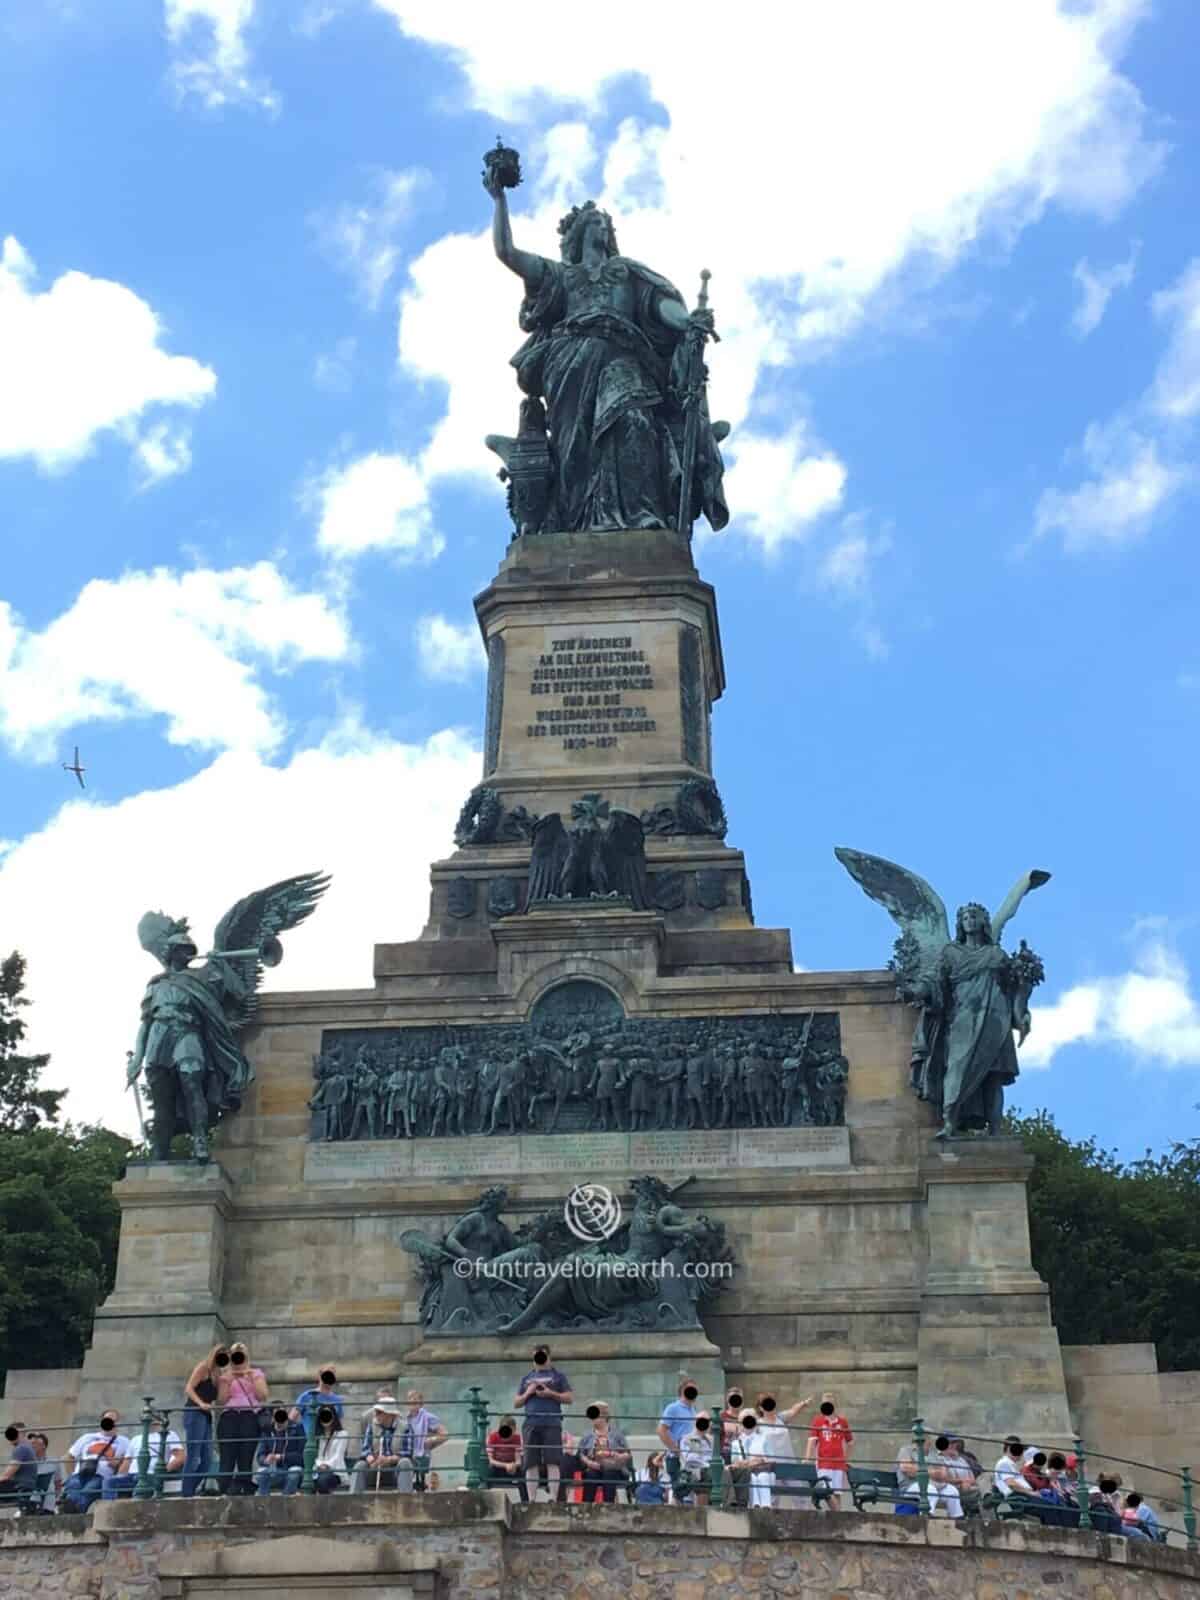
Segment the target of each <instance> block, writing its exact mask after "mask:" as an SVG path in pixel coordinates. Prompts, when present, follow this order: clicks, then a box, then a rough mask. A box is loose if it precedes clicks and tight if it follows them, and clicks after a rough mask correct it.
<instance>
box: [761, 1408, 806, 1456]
mask: <svg viewBox="0 0 1200 1600" xmlns="http://www.w3.org/2000/svg"><path fill="white" fill-rule="evenodd" d="M755 1432H756V1433H757V1434H758V1436H759V1437H760V1438H761V1439H765V1440H766V1441H767V1442H766V1446H765V1448H764V1450H763V1455H765V1456H770V1457H771V1459H772V1460H773V1461H794V1460H795V1459H796V1452H795V1450H794V1449H793V1448H792V1430H791V1429H790V1428H789V1427H787V1426H786V1424H784V1423H782V1422H768V1421H767V1420H766V1418H765V1417H764V1418H762V1419H761V1421H760V1422H759V1424H758V1427H757V1428H756V1429H755Z"/></svg>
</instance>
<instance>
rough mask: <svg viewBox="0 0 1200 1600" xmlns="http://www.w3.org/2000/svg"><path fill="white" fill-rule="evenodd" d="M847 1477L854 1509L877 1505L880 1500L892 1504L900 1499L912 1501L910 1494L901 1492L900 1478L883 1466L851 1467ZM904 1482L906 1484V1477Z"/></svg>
mask: <svg viewBox="0 0 1200 1600" xmlns="http://www.w3.org/2000/svg"><path fill="white" fill-rule="evenodd" d="M849 1477H850V1494H851V1497H852V1498H853V1500H854V1509H855V1510H856V1511H864V1510H865V1509H866V1508H867V1506H874V1505H878V1504H879V1503H880V1501H884V1502H886V1503H887V1504H888V1505H893V1506H894V1505H899V1504H900V1502H901V1501H909V1502H911V1501H912V1496H911V1495H904V1494H901V1492H900V1480H899V1479H898V1478H897V1476H896V1474H895V1473H894V1472H889V1471H888V1470H887V1469H886V1468H885V1467H851V1468H850V1472H849ZM905 1483H906V1486H907V1479H906V1480H905Z"/></svg>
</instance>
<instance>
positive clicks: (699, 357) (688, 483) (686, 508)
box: [675, 267, 720, 538]
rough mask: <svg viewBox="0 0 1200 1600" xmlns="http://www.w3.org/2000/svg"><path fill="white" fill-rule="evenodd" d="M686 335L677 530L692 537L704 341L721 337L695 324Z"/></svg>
mask: <svg viewBox="0 0 1200 1600" xmlns="http://www.w3.org/2000/svg"><path fill="white" fill-rule="evenodd" d="M711 277H712V273H711V272H710V271H709V270H708V268H707V267H705V268H704V270H703V272H701V274H700V294H699V297H698V299H697V301H696V310H697V311H707V310H708V280H709V279H710V278H711ZM684 337H685V338H686V339H687V341H688V356H687V388H686V390H685V391H684V400H683V405H684V424H683V463H682V466H681V469H680V475H679V516H678V518H677V520H676V524H675V526H676V529H677V531H678V532H679V533H680V534H682V535H683V537H684V538H688V537H690V535H691V531H692V479H693V478H694V477H695V475H696V451H697V448H698V446H699V442H700V422H701V401H702V400H703V398H704V378H705V373H704V344H705V340H706V339H709V338H712V339H719V338H720V335H719V334H718V333H717V332H716V331H715V330H714V329H710V330H707V331H706V330H705V329H704V328H703V327H699V326H697V325H696V324H695V323H693V324H692V325H691V327H689V329H688V331H687V333H686V334H685V335H684Z"/></svg>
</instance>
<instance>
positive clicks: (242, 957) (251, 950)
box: [126, 872, 329, 1161]
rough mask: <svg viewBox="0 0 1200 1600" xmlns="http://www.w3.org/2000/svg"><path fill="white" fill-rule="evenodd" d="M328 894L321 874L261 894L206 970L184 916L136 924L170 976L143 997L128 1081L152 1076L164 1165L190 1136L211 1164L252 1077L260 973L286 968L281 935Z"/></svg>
mask: <svg viewBox="0 0 1200 1600" xmlns="http://www.w3.org/2000/svg"><path fill="white" fill-rule="evenodd" d="M328 887H329V879H328V878H327V877H325V876H324V875H323V874H321V873H318V872H305V873H301V874H300V875H299V876H297V877H295V878H285V879H284V880H283V882H282V883H275V884H272V885H271V887H270V888H269V889H257V890H255V892H254V893H253V894H249V895H247V896H246V898H245V899H244V900H239V901H238V902H237V904H236V905H235V906H233V907H232V908H231V909H230V910H229V911H227V912H226V913H225V915H224V916H223V917H222V918H221V920H220V922H219V923H218V924H217V929H216V932H215V933H214V935H213V948H212V950H211V951H210V952H209V953H208V955H207V956H206V957H205V959H204V964H203V966H200V967H193V966H192V965H191V963H192V961H193V960H194V959H195V957H196V953H197V952H196V946H195V944H194V943H193V941H192V936H191V934H190V933H189V932H188V923H187V918H186V917H181V918H178V919H176V918H173V917H168V916H166V915H164V913H163V912H161V911H147V913H146V915H145V916H144V917H143V918H142V919H141V921H140V922H139V923H138V940H139V942H140V944H141V946H142V949H143V950H147V951H149V953H150V954H151V955H153V956H154V957H155V958H156V959H157V960H158V961H159V962H160V963H161V964H162V968H163V970H162V971H161V972H160V973H158V975H157V976H156V977H153V978H151V979H150V982H149V983H148V984H147V985H146V992H145V994H144V995H143V997H142V1025H141V1027H140V1028H139V1029H138V1036H137V1042H136V1043H135V1045H134V1047H133V1050H132V1051H131V1052H130V1056H129V1065H128V1069H127V1073H126V1082H127V1083H128V1084H136V1082H137V1080H138V1078H139V1077H140V1076H141V1075H142V1073H143V1072H144V1073H145V1078H146V1091H147V1095H148V1098H149V1101H150V1106H151V1109H152V1113H153V1122H152V1125H151V1129H150V1143H151V1148H152V1150H153V1152H154V1156H155V1159H156V1160H158V1161H165V1160H167V1158H168V1157H169V1155H170V1153H171V1141H172V1139H173V1138H174V1137H175V1135H176V1134H177V1133H181V1132H183V1131H185V1130H186V1131H187V1132H188V1133H189V1134H190V1135H191V1140H192V1154H193V1155H194V1156H195V1158H196V1159H197V1160H198V1161H205V1160H207V1159H208V1138H209V1134H210V1132H211V1131H212V1129H213V1128H214V1127H215V1126H216V1124H217V1123H218V1122H219V1121H220V1119H221V1118H222V1117H223V1116H226V1115H228V1114H229V1113H230V1112H233V1111H236V1110H237V1109H238V1108H239V1106H240V1105H241V1103H242V1095H243V1094H244V1092H245V1090H246V1087H247V1085H248V1084H249V1083H251V1082H252V1081H253V1078H254V1069H253V1067H251V1065H250V1063H249V1061H247V1059H246V1057H245V1055H244V1054H243V1053H242V1049H241V1046H240V1045H239V1043H238V1034H239V1033H240V1032H241V1030H242V1029H243V1028H244V1027H245V1026H246V1025H247V1023H249V1021H250V1020H251V1018H252V1017H253V1015H254V1010H255V997H256V993H257V990H258V985H259V982H260V980H261V978H262V969H263V967H264V966H269V967H274V966H278V964H279V962H280V961H281V960H282V959H283V946H282V945H281V944H280V942H279V939H278V937H277V935H278V934H280V933H284V932H286V931H287V930H288V929H289V928H294V927H296V926H297V925H298V924H299V923H301V922H303V921H304V919H305V918H306V917H309V916H311V915H312V913H313V911H314V910H315V909H316V905H317V902H318V900H319V899H320V898H321V896H322V895H323V894H324V893H325V890H326V889H327V888H328ZM134 1093H135V1094H137V1093H138V1091H137V1090H136V1089H135V1091H134ZM138 1112H139V1117H140V1115H141V1105H140V1101H139V1107H138Z"/></svg>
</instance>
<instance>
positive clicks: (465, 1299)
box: [400, 1177, 734, 1337]
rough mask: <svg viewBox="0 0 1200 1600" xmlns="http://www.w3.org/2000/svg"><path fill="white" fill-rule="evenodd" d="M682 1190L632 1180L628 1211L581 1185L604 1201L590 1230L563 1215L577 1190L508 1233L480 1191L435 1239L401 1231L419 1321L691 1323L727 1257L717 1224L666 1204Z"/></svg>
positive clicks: (442, 1328)
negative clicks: (415, 1277)
mask: <svg viewBox="0 0 1200 1600" xmlns="http://www.w3.org/2000/svg"><path fill="white" fill-rule="evenodd" d="M691 1181H692V1180H691V1179H690V1178H689V1179H687V1180H686V1182H688V1183H690V1182H691ZM683 1187H684V1184H679V1185H677V1186H676V1188H675V1189H668V1188H667V1186H666V1185H665V1184H664V1183H663V1182H662V1181H661V1180H660V1179H658V1178H654V1177H643V1178H633V1179H631V1180H630V1182H629V1188H630V1189H631V1191H632V1193H633V1205H632V1207H631V1208H629V1209H628V1211H627V1214H623V1211H622V1207H621V1206H620V1205H619V1204H615V1203H614V1201H615V1197H614V1194H613V1192H612V1191H611V1190H603V1191H602V1193H601V1191H598V1190H596V1191H594V1193H593V1191H592V1190H589V1199H591V1198H594V1197H595V1195H599V1196H600V1198H601V1199H603V1200H604V1201H606V1202H608V1203H609V1204H610V1207H611V1209H610V1211H609V1212H608V1213H607V1214H606V1215H605V1216H604V1217H600V1216H599V1215H598V1214H597V1216H596V1218H595V1221H596V1227H595V1231H593V1232H591V1233H585V1232H581V1231H579V1229H578V1226H577V1224H576V1223H572V1222H571V1221H570V1220H569V1219H568V1210H569V1209H570V1205H571V1201H573V1200H575V1198H576V1196H577V1195H578V1194H579V1192H580V1191H578V1190H575V1191H572V1194H571V1196H570V1197H569V1199H568V1202H567V1205H566V1206H564V1207H563V1208H562V1209H559V1210H553V1211H543V1212H541V1213H539V1214H538V1215H537V1216H535V1217H533V1218H531V1219H530V1220H529V1221H528V1222H524V1223H522V1224H521V1226H520V1227H519V1228H517V1229H516V1231H515V1232H514V1231H512V1230H511V1229H510V1228H509V1227H508V1225H507V1224H506V1223H505V1222H504V1220H503V1218H502V1216H501V1212H502V1211H503V1210H504V1209H505V1207H506V1206H507V1204H508V1192H507V1190H505V1189H501V1188H493V1189H486V1190H485V1191H484V1192H483V1193H482V1194H481V1195H480V1197H479V1200H478V1202H477V1204H476V1205H475V1206H474V1207H473V1208H472V1209H471V1210H470V1211H468V1212H466V1213H465V1215H463V1216H461V1217H460V1218H459V1219H458V1221H457V1222H456V1223H455V1224H454V1226H453V1227H452V1228H450V1229H449V1231H448V1232H446V1233H444V1234H441V1235H440V1236H437V1237H431V1236H430V1235H429V1234H426V1233H423V1232H421V1231H420V1229H417V1228H409V1229H407V1230H406V1231H405V1232H404V1233H402V1234H401V1235H400V1244H401V1246H402V1248H403V1249H405V1250H407V1251H408V1252H409V1254H410V1255H413V1256H415V1257H416V1258H417V1262H418V1271H419V1274H420V1276H421V1279H422V1280H423V1286H424V1287H423V1292H422V1295H421V1305H420V1318H421V1323H422V1325H423V1326H424V1328H425V1329H426V1331H427V1332H428V1333H430V1334H440V1335H444V1336H447V1337H455V1336H459V1337H461V1336H462V1335H465V1334H480V1333H491V1334H502V1335H508V1334H517V1333H524V1332H526V1331H528V1330H529V1329H531V1328H539V1329H547V1330H549V1329H568V1330H572V1331H578V1330H580V1329H585V1330H587V1331H588V1332H593V1331H598V1330H601V1329H603V1330H606V1331H615V1332H634V1331H637V1330H649V1329H659V1330H668V1329H680V1328H698V1327H700V1309H701V1306H702V1303H703V1302H704V1301H705V1300H707V1299H709V1298H710V1297H712V1296H714V1295H716V1294H718V1293H720V1292H721V1291H722V1290H723V1289H725V1288H727V1287H728V1285H729V1276H728V1274H729V1273H730V1272H731V1271H732V1268H733V1265H734V1257H733V1250H732V1247H731V1245H730V1244H729V1243H728V1242H727V1240H726V1236H725V1225H724V1223H722V1222H716V1221H714V1220H713V1219H712V1218H711V1217H707V1216H704V1215H703V1214H699V1215H696V1216H694V1217H688V1216H687V1215H686V1214H685V1213H684V1211H683V1210H682V1209H681V1208H680V1207H679V1206H677V1205H676V1204H675V1203H674V1197H675V1195H676V1194H677V1193H678V1191H679V1189H681V1188H683ZM574 1214H575V1213H573V1212H572V1215H574ZM589 1240H590V1242H588V1241H589Z"/></svg>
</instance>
